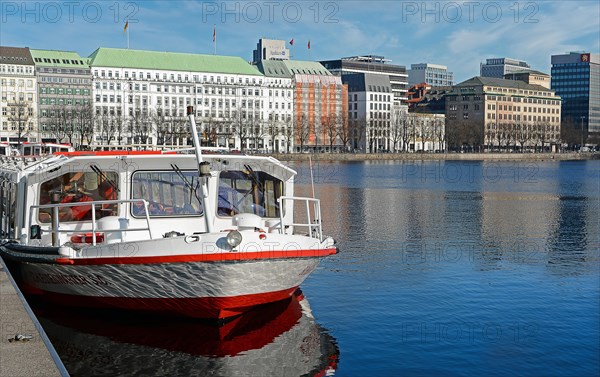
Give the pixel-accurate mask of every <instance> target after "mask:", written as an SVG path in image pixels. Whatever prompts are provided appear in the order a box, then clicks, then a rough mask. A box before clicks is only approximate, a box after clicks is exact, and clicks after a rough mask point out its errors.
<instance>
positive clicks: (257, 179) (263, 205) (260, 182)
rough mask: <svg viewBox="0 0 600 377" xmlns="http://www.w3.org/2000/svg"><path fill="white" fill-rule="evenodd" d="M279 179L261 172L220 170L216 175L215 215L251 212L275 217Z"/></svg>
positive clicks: (277, 214) (278, 194)
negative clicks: (217, 196)
mask: <svg viewBox="0 0 600 377" xmlns="http://www.w3.org/2000/svg"><path fill="white" fill-rule="evenodd" d="M282 194H283V182H282V181H281V180H279V179H277V178H275V177H273V176H271V175H269V174H267V173H265V172H254V171H247V170H244V171H224V172H221V174H220V177H219V204H218V208H217V214H218V215H219V216H234V215H236V214H238V213H253V214H255V215H258V216H261V217H279V216H280V209H279V204H278V199H279V197H280V196H281V195H282Z"/></svg>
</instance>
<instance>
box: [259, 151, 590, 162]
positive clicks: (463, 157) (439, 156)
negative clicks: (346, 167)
mask: <svg viewBox="0 0 600 377" xmlns="http://www.w3.org/2000/svg"><path fill="white" fill-rule="evenodd" d="M269 156H272V157H275V158H276V159H278V160H280V161H308V160H309V157H310V158H311V159H312V160H313V161H373V160H398V161H438V160H459V161H482V160H483V161H552V160H555V161H573V160H600V153H289V154H288V153H279V154H276V153H273V154H269Z"/></svg>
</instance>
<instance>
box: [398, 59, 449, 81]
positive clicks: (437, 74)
mask: <svg viewBox="0 0 600 377" xmlns="http://www.w3.org/2000/svg"><path fill="white" fill-rule="evenodd" d="M421 83H427V84H429V85H431V86H452V85H454V73H452V72H448V67H446V66H445V65H440V64H431V63H419V64H411V65H410V69H409V70H408V84H409V85H411V86H412V85H417V84H421Z"/></svg>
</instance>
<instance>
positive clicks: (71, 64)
mask: <svg viewBox="0 0 600 377" xmlns="http://www.w3.org/2000/svg"><path fill="white" fill-rule="evenodd" d="M30 51H31V57H32V58H33V61H34V64H35V71H36V75H37V82H38V97H39V101H38V108H39V111H38V114H37V115H38V122H39V126H40V136H41V140H42V141H52V142H54V141H57V142H63V143H64V142H67V143H70V144H72V145H74V146H79V145H87V144H90V142H91V141H92V140H93V137H94V120H93V111H92V107H91V102H92V75H91V71H90V66H89V61H88V59H87V58H82V57H81V56H79V54H77V53H76V52H72V51H54V50H36V49H31V50H30Z"/></svg>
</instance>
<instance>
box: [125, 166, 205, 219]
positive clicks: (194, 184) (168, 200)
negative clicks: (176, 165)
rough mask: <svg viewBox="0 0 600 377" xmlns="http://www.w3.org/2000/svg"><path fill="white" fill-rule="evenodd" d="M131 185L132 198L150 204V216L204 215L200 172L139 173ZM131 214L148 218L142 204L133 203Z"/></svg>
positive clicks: (135, 175) (135, 174)
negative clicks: (199, 178)
mask: <svg viewBox="0 0 600 377" xmlns="http://www.w3.org/2000/svg"><path fill="white" fill-rule="evenodd" d="M186 181H187V182H186ZM131 186H132V196H131V197H132V199H145V200H147V201H148V203H149V204H148V211H149V212H150V217H161V216H182V215H183V216H186V215H189V216H199V215H202V205H201V204H200V200H199V195H200V189H199V180H198V172H197V171H191V172H183V171H182V172H181V176H180V175H178V174H177V173H176V172H175V171H161V172H136V173H134V174H133V180H132V185H131ZM196 193H198V196H196ZM131 214H132V215H133V216H135V217H143V216H145V213H144V206H143V205H142V203H134V204H132V205H131Z"/></svg>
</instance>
